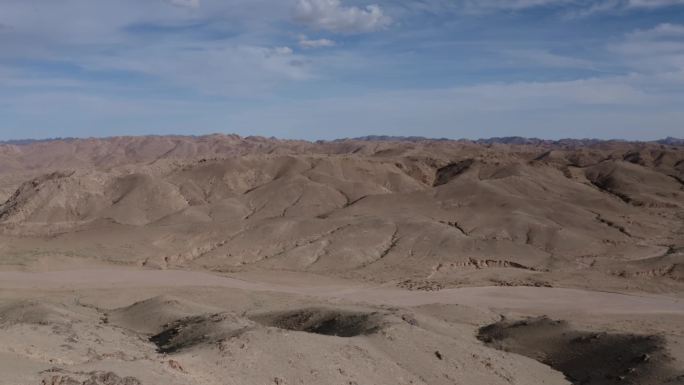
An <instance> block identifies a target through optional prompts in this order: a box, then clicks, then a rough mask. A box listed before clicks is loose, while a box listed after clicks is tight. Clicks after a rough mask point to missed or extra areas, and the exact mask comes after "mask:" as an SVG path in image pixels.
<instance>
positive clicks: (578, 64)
mask: <svg viewBox="0 0 684 385" xmlns="http://www.w3.org/2000/svg"><path fill="white" fill-rule="evenodd" d="M501 52H502V53H503V54H504V55H506V56H507V57H508V58H510V59H511V60H513V61H514V62H515V63H519V64H520V65H523V66H525V67H528V68H529V67H547V68H579V69H595V68H596V65H595V63H593V62H591V61H590V60H585V59H581V58H576V57H571V56H564V55H559V54H555V53H552V52H549V51H544V50H504V51H501Z"/></svg>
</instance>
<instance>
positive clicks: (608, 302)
mask: <svg viewBox="0 0 684 385" xmlns="http://www.w3.org/2000/svg"><path fill="white" fill-rule="evenodd" d="M258 278H262V279H263V281H258V280H256V279H258ZM269 278H270V279H269ZM274 281H275V282H274ZM159 287H220V288H227V289H240V290H248V291H264V292H275V293H284V294H293V295H300V296H310V297H316V298H318V299H321V300H337V301H340V300H341V301H349V302H358V303H363V304H369V305H390V306H420V305H427V304H459V305H466V306H479V307H485V308H493V309H508V310H513V309H515V310H528V311H529V310H534V309H544V311H556V312H558V311H568V312H591V313H596V314H606V313H624V314H630V313H633V312H634V311H635V310H638V312H639V313H671V314H684V300H682V299H678V298H671V297H667V296H662V295H653V294H640V295H635V294H620V293H609V292H597V291H588V290H578V289H563V288H544V287H468V288H457V289H444V290H440V291H435V292H425V291H407V290H402V289H398V288H394V287H382V286H370V285H368V284H362V283H356V282H354V281H350V280H342V279H330V278H326V277H320V276H313V275H306V274H289V276H288V275H287V274H285V275H284V274H283V273H277V272H272V273H268V272H264V273H261V274H260V275H259V277H256V278H255V277H253V276H249V275H247V277H244V278H241V276H240V275H236V277H226V276H220V275H214V274H209V273H204V272H195V271H183V270H135V269H98V270H66V271H49V272H45V271H42V272H19V271H1V272H0V288H1V289H15V290H16V289H28V290H88V289H117V288H128V289H131V288H159Z"/></svg>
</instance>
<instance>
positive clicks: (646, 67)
mask: <svg viewBox="0 0 684 385" xmlns="http://www.w3.org/2000/svg"><path fill="white" fill-rule="evenodd" d="M608 49H609V50H610V51H611V52H613V53H616V54H619V55H621V57H622V60H623V61H624V63H625V64H626V65H628V66H630V67H632V68H635V69H638V70H639V71H642V72H649V73H661V74H664V73H669V72H679V73H681V72H684V25H681V24H669V23H663V24H660V25H657V26H655V27H653V28H651V29H643V30H636V31H634V32H631V33H629V34H627V35H626V36H625V39H624V40H623V41H622V42H620V43H617V44H613V45H611V46H609V47H608Z"/></svg>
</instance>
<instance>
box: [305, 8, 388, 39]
mask: <svg viewBox="0 0 684 385" xmlns="http://www.w3.org/2000/svg"><path fill="white" fill-rule="evenodd" d="M295 20H296V21H298V22H300V23H302V24H304V25H307V26H309V27H311V28H314V29H320V30H327V31H330V32H336V33H351V34H354V33H367V32H373V31H377V30H379V29H383V28H386V27H387V26H389V24H390V23H391V22H392V19H391V18H390V17H389V16H386V15H385V14H384V12H383V10H382V8H380V6H378V5H375V4H373V5H367V6H366V7H365V8H359V7H351V6H344V5H342V2H341V1H340V0H299V1H298V2H297V6H296V8H295Z"/></svg>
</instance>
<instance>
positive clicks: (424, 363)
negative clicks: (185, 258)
mask: <svg viewBox="0 0 684 385" xmlns="http://www.w3.org/2000/svg"><path fill="white" fill-rule="evenodd" d="M540 316H542V317H549V318H548V319H549V320H554V321H549V322H552V323H551V325H556V324H555V323H553V322H562V323H563V324H562V325H563V328H562V329H559V330H558V331H557V332H556V331H554V329H549V327H548V325H547V324H548V323H547V324H544V323H536V322H537V321H534V322H532V321H530V322H527V321H524V320H526V319H537V318H530V317H540ZM543 319H547V318H543ZM503 320H506V321H503ZM515 320H523V321H519V322H525V327H528V328H529V331H528V332H525V333H524V334H522V336H523V337H520V334H515V333H514V332H512V334H510V333H509V334H506V333H503V334H501V335H505V336H506V337H505V338H504V337H501V338H502V340H501V341H500V342H496V343H494V342H492V343H487V344H485V343H484V342H482V341H479V340H478V339H477V337H478V333H480V332H478V330H480V328H485V327H487V326H488V325H494V324H496V323H497V322H514V321H515ZM556 320H557V321H556ZM506 327H511V325H508V324H504V326H503V327H502V328H503V329H502V330H507V329H505V328H506ZM519 328H520V327H519V326H515V325H514V329H513V330H514V331H515V330H522V329H519ZM559 328H560V327H559ZM497 330H498V329H497ZM549 330H550V331H549ZM537 333H540V335H546V336H547V337H548V341H552V342H551V343H550V342H548V341H546V342H544V343H539V341H538V340H535V339H532V340H529V339H528V338H526V337H524V336H533V335H536V334H537ZM544 333H546V334H544ZM554 333H555V334H554ZM568 333H571V334H572V333H574V334H572V335H577V336H580V337H583V338H589V337H586V336H587V335H589V336H594V335H598V334H596V333H608V334H607V335H608V336H610V338H608V337H606V338H603V339H601V340H600V341H605V342H601V343H602V344H608V345H607V346H608V347H607V348H606V346H604V345H600V344H599V345H597V346H596V348H595V349H593V350H592V346H593V345H587V346H586V349H588V350H586V349H585V350H582V351H581V354H582V355H589V356H591V354H597V353H596V351H598V350H600V349H608V350H610V351H622V350H624V349H626V348H625V346H627V347H628V348H629V349H631V350H629V349H628V351H631V352H633V353H632V355H634V356H635V357H637V358H638V357H642V356H643V357H654V358H653V360H654V362H656V363H657V365H656V364H655V363H654V364H651V363H649V362H644V363H643V364H641V366H639V365H637V364H634V365H631V364H627V367H626V368H627V369H625V368H624V367H622V366H615V368H616V369H614V371H624V370H629V371H630V373H632V374H630V373H627V374H626V377H625V376H624V373H618V374H616V377H615V378H616V379H617V380H616V381H619V383H629V384H666V383H667V384H681V383H682V382H681V381H682V379H684V377H680V376H681V375H682V374H684V370H682V369H683V368H684V366H683V365H682V363H684V349H683V347H684V301H682V300H681V299H679V298H674V297H669V296H665V295H653V294H639V295H636V294H621V293H610V292H598V291H588V290H579V289H562V288H543V287H468V288H456V289H444V290H440V291H409V290H405V289H400V288H397V287H394V286H389V285H384V286H383V285H371V284H368V283H363V282H356V281H353V280H347V279H341V278H328V277H323V276H320V275H315V274H306V273H276V272H252V273H246V274H232V275H231V276H226V275H216V274H210V273H206V272H196V271H184V270H164V271H162V270H140V269H130V268H119V267H98V268H83V269H68V270H60V271H2V272H0V341H2V342H3V344H2V346H1V347H0V371H2V372H3V373H4V375H3V376H2V377H0V383H1V384H8V385H19V384H41V385H43V384H50V385H53V384H68V385H72V384H85V385H92V384H95V385H98V384H114V385H117V384H121V385H137V384H162V383H163V384H226V383H228V384H233V383H234V384H268V383H273V384H297V383H299V384H330V383H339V384H385V383H386V384H396V383H402V384H499V383H501V384H568V383H579V382H572V381H573V380H572V378H569V377H568V373H570V374H574V373H580V374H581V375H585V376H586V375H587V374H586V373H592V371H594V370H597V371H598V370H599V369H597V368H593V367H592V366H591V365H589V364H587V363H585V364H583V365H582V366H580V368H582V370H579V371H578V369H577V365H574V366H573V365H571V364H567V365H566V366H563V367H561V368H560V369H559V368H555V367H553V364H549V363H548V362H547V364H549V365H551V367H549V366H547V365H544V364H543V362H544V357H546V355H545V354H551V353H553V354H555V356H554V357H555V359H556V360H557V361H558V362H561V363H566V361H563V360H562V358H563V357H566V358H567V357H574V356H575V355H576V354H577V353H576V352H575V350H572V349H571V348H573V347H576V346H575V345H574V343H573V342H572V341H570V342H568V341H566V340H564V339H562V338H561V337H558V336H565V335H568ZM497 335H498V334H497ZM509 335H510V336H509ZM601 335H603V334H601ZM623 335H625V336H627V337H624V338H623V337H622V336H623ZM613 336H616V337H614V338H613ZM641 336H644V337H641ZM578 338H579V337H578ZM652 338H656V339H652ZM492 341H498V340H492ZM553 341H555V342H553ZM591 341H593V340H591ZM597 341H598V339H597ZM625 341H627V342H625ZM630 341H631V342H633V343H632V344H631V345H630ZM644 341H646V342H648V343H646V342H644ZM613 342H614V343H615V345H614V346H613V345H610V344H611V343H613ZM563 343H565V345H563ZM625 344H626V345H625ZM632 345H634V346H632ZM549 346H559V347H558V349H557V350H553V351H551V352H549V351H547V350H544V349H545V348H548V347H549ZM568 346H569V347H568ZM583 346H585V345H583ZM498 349H503V350H505V351H502V350H498ZM621 349H622V350H621ZM507 351H511V352H516V353H519V354H516V353H509V352H507ZM644 352H648V353H644ZM521 354H522V355H521ZM599 355H600V354H599ZM646 355H647V356H646ZM293 357H296V359H293ZM528 357H529V358H528ZM559 357H560V358H559ZM610 360H615V357H612V356H611V358H610ZM538 361H540V362H538ZM590 361H591V362H592V363H593V364H597V365H599V366H600V367H601V368H603V369H601V370H604V371H605V370H608V371H610V368H613V367H614V366H610V365H608V364H607V362H602V361H601V359H600V357H599V358H594V359H591V360H590ZM570 362H571V363H572V362H573V361H570ZM630 362H631V361H630ZM587 365H588V366H587ZM563 368H570V369H567V370H569V372H567V373H564V372H562V370H561V369H563ZM605 368H608V369H605ZM601 373H603V372H601ZM612 374H615V373H612ZM612 374H611V373H608V374H605V373H604V374H602V375H603V376H604V377H606V376H608V377H610V375H612ZM620 378H622V379H621V380H620ZM586 383H587V384H604V383H606V384H607V383H613V382H600V381H599V382H591V381H590V382H586Z"/></svg>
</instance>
